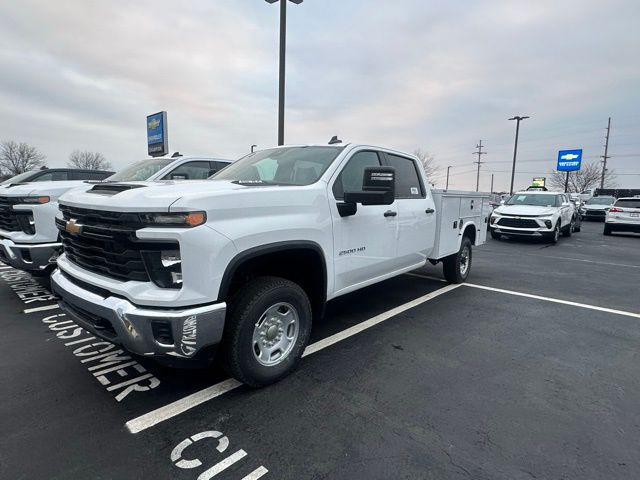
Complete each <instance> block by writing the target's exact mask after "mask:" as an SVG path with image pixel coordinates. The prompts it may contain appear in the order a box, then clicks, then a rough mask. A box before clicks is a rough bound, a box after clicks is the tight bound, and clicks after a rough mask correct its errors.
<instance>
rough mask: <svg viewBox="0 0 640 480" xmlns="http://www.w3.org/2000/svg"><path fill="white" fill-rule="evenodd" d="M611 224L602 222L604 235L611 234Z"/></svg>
mask: <svg viewBox="0 0 640 480" xmlns="http://www.w3.org/2000/svg"><path fill="white" fill-rule="evenodd" d="M611 232H612V230H611V226H610V225H607V224H606V223H605V224H604V231H603V232H602V233H604V234H605V235H611Z"/></svg>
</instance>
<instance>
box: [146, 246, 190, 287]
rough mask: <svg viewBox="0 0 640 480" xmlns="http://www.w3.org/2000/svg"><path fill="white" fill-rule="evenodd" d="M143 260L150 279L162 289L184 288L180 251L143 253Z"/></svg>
mask: <svg viewBox="0 0 640 480" xmlns="http://www.w3.org/2000/svg"><path fill="white" fill-rule="evenodd" d="M142 258H143V260H144V265H145V267H146V269H147V273H148V274H149V278H150V279H151V281H152V282H153V283H155V284H156V285H157V286H159V287H160V288H182V259H181V258H180V250H179V249H175V250H156V251H143V252H142Z"/></svg>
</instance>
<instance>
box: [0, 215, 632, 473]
mask: <svg viewBox="0 0 640 480" xmlns="http://www.w3.org/2000/svg"><path fill="white" fill-rule="evenodd" d="M441 277H442V275H441V270H440V268H439V267H426V268H424V269H421V270H419V271H416V272H413V273H412V274H407V275H403V276H401V277H398V278H395V279H393V280H389V281H386V282H383V283H380V284H378V285H375V286H372V287H369V288H367V289H364V290H361V291H358V292H355V293H353V294H350V295H347V296H344V297H341V298H339V299H337V300H336V301H334V302H332V303H331V304H330V305H329V308H328V311H327V316H326V319H325V320H324V322H323V323H322V324H319V325H315V326H314V332H313V336H312V339H311V346H310V347H309V349H308V350H307V355H306V357H305V359H304V361H303V362H302V365H301V367H300V369H299V370H298V371H297V372H295V373H294V374H293V375H291V376H290V377H288V378H286V379H285V380H283V381H281V382H280V383H278V384H276V385H273V386H270V387H268V388H265V389H262V390H251V389H248V388H246V387H244V386H238V385H237V384H236V383H235V382H234V381H229V380H228V379H227V376H226V375H225V373H224V372H223V371H222V370H221V369H220V368H216V367H214V368H212V369H208V370H195V371H189V370H171V369H167V368H162V367H159V366H158V365H156V364H154V363H152V362H148V361H143V360H140V359H135V358H131V357H129V356H128V355H127V354H126V353H125V352H119V351H118V349H117V348H116V347H113V346H110V345H109V344H106V343H104V342H102V341H99V340H96V339H93V338H92V337H91V336H90V335H88V334H87V333H86V332H84V331H82V330H81V329H79V328H77V327H75V326H74V325H73V324H72V323H70V322H69V321H68V320H66V319H65V317H64V315H63V314H62V313H61V311H60V310H59V309H58V308H56V306H55V302H54V301H53V300H52V298H51V296H50V295H49V294H48V291H47V290H46V282H43V281H36V280H33V279H32V278H31V277H30V276H28V275H26V274H23V273H21V272H18V271H16V270H13V269H10V268H7V267H0V304H1V305H2V310H1V311H0V322H2V326H3V335H2V336H1V337H0V345H1V347H2V348H1V351H2V354H1V357H0V362H1V365H2V368H1V370H0V372H1V373H0V375H1V377H0V382H1V384H2V386H3V387H2V390H3V394H2V396H1V397H0V418H1V419H2V436H1V437H0V462H1V464H0V465H1V466H0V468H1V470H0V477H2V478H14V479H20V478H24V479H27V478H29V479H30V478H48V479H78V478H81V479H85V478H92V479H93V478H101V479H128V478H175V479H194V480H195V479H199V480H205V479H209V478H214V477H215V478H220V479H238V480H240V479H243V478H245V479H257V478H280V479H292V480H293V479H296V480H299V479H354V478H355V479H359V478H368V479H389V478H394V479H400V478H406V479H428V478H434V479H457V478H474V479H475V478H477V479H536V478H538V479H540V478H554V479H561V478H563V479H564V478H567V479H568V478H576V479H602V478H607V479H617V478H625V479H627V478H628V479H637V478H640V455H639V454H638V452H640V354H639V353H638V352H639V349H638V347H639V345H640V299H639V298H638V292H639V291H638V285H639V284H640V235H614V236H612V237H605V236H604V235H602V224H601V223H591V222H585V223H584V224H583V229H582V232H580V233H577V234H575V235H574V236H573V237H571V238H568V239H567V238H562V239H561V241H560V242H559V243H558V244H557V245H549V244H547V243H543V242H539V241H533V240H529V239H526V240H501V241H495V240H491V239H489V240H488V241H487V245H485V246H483V247H481V248H478V249H476V250H475V251H474V259H473V269H472V272H471V275H470V277H469V283H468V284H466V285H462V286H448V285H447V284H446V283H444V282H443V281H442V280H441ZM25 312H26V313H25Z"/></svg>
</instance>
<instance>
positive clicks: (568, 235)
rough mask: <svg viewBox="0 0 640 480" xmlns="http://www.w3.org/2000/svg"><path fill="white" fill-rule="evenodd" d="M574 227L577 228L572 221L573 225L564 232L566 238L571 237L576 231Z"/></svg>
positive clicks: (568, 226)
mask: <svg viewBox="0 0 640 480" xmlns="http://www.w3.org/2000/svg"><path fill="white" fill-rule="evenodd" d="M574 226H575V223H574V220H573V219H571V223H570V224H569V225H567V228H565V230H564V232H562V235H564V236H565V237H570V236H571V234H572V233H573V231H574Z"/></svg>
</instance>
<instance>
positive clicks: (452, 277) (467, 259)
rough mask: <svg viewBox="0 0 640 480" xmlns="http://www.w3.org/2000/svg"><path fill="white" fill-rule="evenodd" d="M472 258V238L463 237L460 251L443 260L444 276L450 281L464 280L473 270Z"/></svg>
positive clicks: (458, 281) (459, 281) (460, 281)
mask: <svg viewBox="0 0 640 480" xmlns="http://www.w3.org/2000/svg"><path fill="white" fill-rule="evenodd" d="M471 258H472V252H471V240H469V237H462V244H461V245H460V250H459V251H458V253H454V254H453V255H449V256H448V257H446V258H445V259H444V260H443V261H442V271H443V273H444V278H446V279H447V281H448V282H449V283H462V282H464V281H465V280H466V279H467V277H468V276H469V271H470V270H471Z"/></svg>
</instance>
